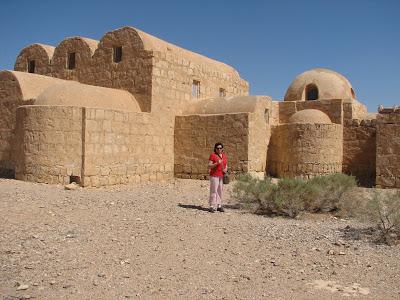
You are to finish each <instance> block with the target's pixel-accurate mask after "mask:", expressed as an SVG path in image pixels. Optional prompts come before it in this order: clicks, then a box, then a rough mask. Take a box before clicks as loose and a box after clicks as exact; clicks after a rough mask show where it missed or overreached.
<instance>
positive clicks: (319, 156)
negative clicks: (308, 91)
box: [267, 123, 343, 178]
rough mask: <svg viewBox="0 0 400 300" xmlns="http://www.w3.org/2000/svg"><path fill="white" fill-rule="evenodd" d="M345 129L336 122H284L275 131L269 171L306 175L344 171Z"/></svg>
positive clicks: (269, 158) (279, 175)
mask: <svg viewBox="0 0 400 300" xmlns="http://www.w3.org/2000/svg"><path fill="white" fill-rule="evenodd" d="M342 145H343V130H342V126H341V125H337V124H296V123H295V124H283V125H280V126H277V127H275V128H274V129H273V131H272V136H271V143H270V147H269V151H268V157H267V162H268V172H269V173H270V174H271V175H272V176H278V177H305V178H310V177H313V176H316V175H324V174H331V173H340V172H341V171H342V155H343V148H342Z"/></svg>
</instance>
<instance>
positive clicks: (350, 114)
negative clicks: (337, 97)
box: [343, 99, 368, 120]
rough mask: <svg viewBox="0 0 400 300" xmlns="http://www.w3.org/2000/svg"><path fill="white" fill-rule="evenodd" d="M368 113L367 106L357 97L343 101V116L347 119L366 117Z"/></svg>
mask: <svg viewBox="0 0 400 300" xmlns="http://www.w3.org/2000/svg"><path fill="white" fill-rule="evenodd" d="M367 114H368V111H367V107H366V106H365V105H364V104H362V103H361V102H358V101H357V100H355V99H345V100H344V101H343V118H344V119H345V120H352V119H357V120H361V119H364V118H365V116H366V115H367Z"/></svg>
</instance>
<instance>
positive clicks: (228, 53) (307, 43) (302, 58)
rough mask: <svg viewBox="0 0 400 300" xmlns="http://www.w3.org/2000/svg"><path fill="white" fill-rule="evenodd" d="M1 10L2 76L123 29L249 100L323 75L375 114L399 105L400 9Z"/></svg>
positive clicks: (17, 4) (83, 4)
mask: <svg viewBox="0 0 400 300" xmlns="http://www.w3.org/2000/svg"><path fill="white" fill-rule="evenodd" d="M0 9H1V10H0V36H1V37H2V39H1V40H2V42H1V46H0V69H13V66H14V62H15V58H16V56H17V55H18V53H19V51H20V50H21V49H22V48H23V47H25V46H27V45H29V44H32V43H36V42H40V43H45V44H49V45H54V46H56V45H57V44H58V43H60V42H61V41H62V40H63V39H64V38H65V37H70V36H77V35H79V36H85V37H90V38H94V39H98V40H99V39H101V37H102V36H103V34H104V33H106V32H107V31H110V30H113V29H117V28H119V27H122V26H125V25H128V26H133V27H137V28H139V29H141V30H143V31H145V32H148V33H150V34H152V35H155V36H157V37H159V38H161V39H164V40H166V41H168V42H171V43H174V44H177V45H179V46H181V47H184V48H187V49H189V50H192V51H195V52H198V53H201V54H203V55H206V56H209V57H211V58H214V59H217V60H220V61H223V62H225V63H228V64H230V65H232V66H233V67H235V68H236V69H237V70H238V71H239V73H240V74H241V76H242V77H243V78H244V79H246V80H247V81H249V83H250V89H251V90H250V91H251V94H253V95H256V94H257V95H269V96H272V97H273V98H274V99H277V100H280V99H283V96H284V94H285V92H286V89H287V87H288V86H289V84H290V82H291V81H292V80H293V79H294V78H295V77H296V76H297V75H298V74H300V73H302V72H303V71H305V70H308V69H311V68H316V67H323V68H330V69H333V70H335V71H337V72H339V73H342V74H343V75H344V76H346V77H347V78H348V79H349V80H350V82H351V83H352V85H353V88H354V90H355V92H356V94H357V97H358V99H359V100H360V101H362V102H363V103H365V104H366V105H367V106H368V109H369V111H371V112H375V111H376V107H377V105H379V104H383V105H384V106H393V105H395V104H397V105H400V96H399V93H398V88H399V87H400V0H335V1H332V0H309V1H307V0H303V1H301V0H292V1H289V0H277V1H261V0H260V1H256V0H247V1H233V0H229V1H228V0H226V1H223V0H220V1H218V0H214V1H209V0H201V1H185V0H181V1H177V0H164V1H161V0H151V1H143V0H142V1H134V0H131V1H128V0H126V1H119V0H114V1H102V0H98V1H85V0H80V1H75V0H69V1H56V0H52V1H48V0H41V1H40V0H37V1H28V0H26V1H22V0H3V1H1V5H0Z"/></svg>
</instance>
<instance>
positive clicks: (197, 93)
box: [192, 80, 200, 98]
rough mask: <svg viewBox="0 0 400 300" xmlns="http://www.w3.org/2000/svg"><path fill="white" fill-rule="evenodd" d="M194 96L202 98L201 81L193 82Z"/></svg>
mask: <svg viewBox="0 0 400 300" xmlns="http://www.w3.org/2000/svg"><path fill="white" fill-rule="evenodd" d="M192 96H193V97H194V98H200V81H198V80H193V84H192Z"/></svg>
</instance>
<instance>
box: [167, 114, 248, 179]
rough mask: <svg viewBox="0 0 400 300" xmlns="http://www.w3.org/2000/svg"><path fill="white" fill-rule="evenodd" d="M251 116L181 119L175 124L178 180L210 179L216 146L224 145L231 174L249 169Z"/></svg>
mask: <svg viewBox="0 0 400 300" xmlns="http://www.w3.org/2000/svg"><path fill="white" fill-rule="evenodd" d="M249 118H250V113H238V114H224V115H189V116H178V117H176V121H175V168H174V169H175V176H176V177H178V178H195V179H206V178H208V174H209V172H208V159H209V157H210V154H211V153H212V152H213V149H214V145H215V143H217V142H222V143H223V144H224V151H225V153H226V154H227V156H228V160H229V162H228V164H229V169H230V171H231V173H232V174H238V173H243V172H248V171H250V169H249V155H248V149H249V148H248V147H249V146H248V143H249Z"/></svg>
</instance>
